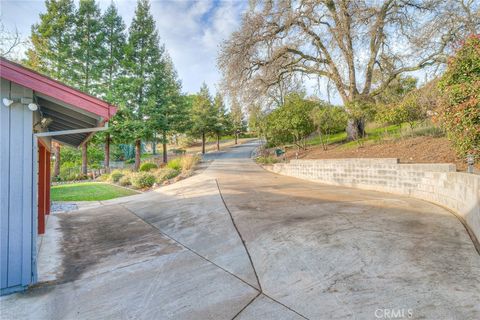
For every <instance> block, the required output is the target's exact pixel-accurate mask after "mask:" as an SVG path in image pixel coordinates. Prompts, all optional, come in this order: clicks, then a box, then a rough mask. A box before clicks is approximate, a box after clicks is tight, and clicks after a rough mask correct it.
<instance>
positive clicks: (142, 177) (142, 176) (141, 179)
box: [131, 172, 155, 189]
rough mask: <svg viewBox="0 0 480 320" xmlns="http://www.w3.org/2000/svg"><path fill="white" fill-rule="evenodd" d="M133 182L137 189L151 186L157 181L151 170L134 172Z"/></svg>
mask: <svg viewBox="0 0 480 320" xmlns="http://www.w3.org/2000/svg"><path fill="white" fill-rule="evenodd" d="M131 182H132V186H133V187H134V188H137V189H144V188H150V187H151V186H153V184H154V183H155V176H154V175H153V174H151V173H149V172H137V173H134V174H132V177H131Z"/></svg>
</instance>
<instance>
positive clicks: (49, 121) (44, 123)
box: [40, 118, 53, 128]
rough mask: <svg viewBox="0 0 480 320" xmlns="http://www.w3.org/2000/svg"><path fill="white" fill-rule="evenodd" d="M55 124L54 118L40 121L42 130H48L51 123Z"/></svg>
mask: <svg viewBox="0 0 480 320" xmlns="http://www.w3.org/2000/svg"><path fill="white" fill-rule="evenodd" d="M52 122H53V119H52V118H42V120H40V126H41V127H42V128H46V127H48V126H49V125H50V123H52Z"/></svg>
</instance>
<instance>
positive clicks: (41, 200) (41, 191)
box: [38, 144, 46, 234]
mask: <svg viewBox="0 0 480 320" xmlns="http://www.w3.org/2000/svg"><path fill="white" fill-rule="evenodd" d="M45 173H46V172H45V147H44V146H43V145H41V144H39V145H38V234H44V233H45V192H46V190H45Z"/></svg>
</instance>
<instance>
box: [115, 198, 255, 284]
mask: <svg viewBox="0 0 480 320" xmlns="http://www.w3.org/2000/svg"><path fill="white" fill-rule="evenodd" d="M120 205H121V206H122V207H124V208H125V210H127V211H128V212H130V213H132V214H133V215H135V216H136V217H138V218H139V219H141V220H142V221H143V222H145V223H146V224H148V225H150V226H151V227H152V228H154V229H155V230H157V231H158V232H159V233H160V234H162V235H163V236H165V237H167V238H168V239H170V240H172V241H173V242H175V243H177V244H179V245H180V246H181V247H184V248H185V249H187V250H188V251H190V252H192V253H194V254H195V255H197V256H198V257H200V258H202V259H203V260H205V261H207V262H209V263H211V264H213V265H214V266H216V267H217V268H219V269H221V270H223V271H225V272H226V273H228V274H230V275H232V276H234V277H235V278H237V279H238V280H240V281H242V282H243V283H245V284H247V285H248V286H249V287H251V288H253V289H255V290H256V291H258V292H260V290H259V289H258V288H255V287H254V286H252V285H251V284H250V283H248V282H246V281H245V280H243V279H242V278H240V277H239V276H237V275H235V274H233V273H231V272H230V271H228V270H226V269H224V268H223V267H221V266H219V265H218V264H216V263H215V262H213V261H211V260H209V259H208V258H206V257H204V256H202V255H201V254H199V253H198V252H196V251H195V250H193V249H192V248H190V247H188V246H186V245H184V244H183V243H181V242H180V241H178V240H177V239H175V238H173V237H172V236H170V235H169V234H167V233H165V232H164V231H162V230H160V229H159V228H157V227H156V226H155V225H153V224H152V223H150V222H148V221H146V220H144V219H142V217H140V216H139V215H137V214H136V213H135V212H133V211H132V210H130V209H128V208H127V207H125V206H123V205H122V204H120Z"/></svg>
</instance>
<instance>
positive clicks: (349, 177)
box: [270, 158, 480, 248]
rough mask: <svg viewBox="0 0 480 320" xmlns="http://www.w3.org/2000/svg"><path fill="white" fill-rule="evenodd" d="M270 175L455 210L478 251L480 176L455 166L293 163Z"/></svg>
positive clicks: (346, 161) (279, 165) (379, 162)
mask: <svg viewBox="0 0 480 320" xmlns="http://www.w3.org/2000/svg"><path fill="white" fill-rule="evenodd" d="M270 170H271V171H273V172H276V173H279V174H283V175H287V176H292V177H297V178H301V179H306V180H311V181H315V182H321V183H326V184H333V185H338V186H347V187H354V188H361V189H368V190H376V191H383V192H390V193H396V194H402V195H407V196H411V197H415V198H419V199H423V200H426V201H430V202H433V203H436V204H439V205H441V206H444V207H446V208H448V209H450V210H452V211H453V212H454V213H455V214H456V215H457V216H458V217H459V218H460V219H461V220H462V222H463V223H464V224H465V225H466V226H467V227H468V229H469V233H470V235H471V236H473V237H472V238H473V240H474V242H476V246H477V248H478V239H480V175H474V174H468V173H462V172H456V167H455V165H453V164H401V163H398V159H393V158H385V159H325V160H291V161H290V163H277V164H275V165H274V166H273V167H271V168H270Z"/></svg>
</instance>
